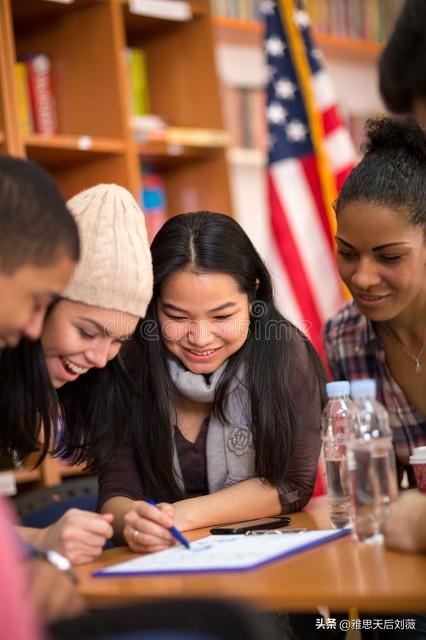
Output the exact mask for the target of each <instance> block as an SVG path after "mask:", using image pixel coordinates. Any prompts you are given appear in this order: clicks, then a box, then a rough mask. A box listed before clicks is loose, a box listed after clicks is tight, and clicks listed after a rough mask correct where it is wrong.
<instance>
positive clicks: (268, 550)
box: [92, 528, 350, 578]
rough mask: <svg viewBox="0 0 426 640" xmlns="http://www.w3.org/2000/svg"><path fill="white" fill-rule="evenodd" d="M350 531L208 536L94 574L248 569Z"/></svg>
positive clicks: (177, 572)
mask: <svg viewBox="0 0 426 640" xmlns="http://www.w3.org/2000/svg"><path fill="white" fill-rule="evenodd" d="M349 532H350V528H344V529H337V530H336V529H326V530H320V531H307V532H305V533H294V534H291V533H290V532H289V533H286V535H264V536H244V535H223V536H216V535H215V536H208V537H206V538H201V539H200V540H197V541H195V542H192V543H191V548H190V549H185V548H184V547H173V548H172V549H167V550H165V551H159V552H157V553H150V554H145V555H142V556H135V558H133V559H132V560H127V561H126V562H120V563H117V564H113V565H111V566H109V567H106V568H105V569H101V570H100V571H96V572H94V573H93V574H92V575H93V576H94V577H103V578H107V577H118V576H142V575H151V576H152V575H175V574H184V573H212V572H228V571H232V572H234V571H250V570H252V569H257V568H259V567H263V566H265V565H267V564H269V563H271V562H275V561H277V560H281V559H282V558H286V557H289V556H293V555H295V554H297V553H301V552H303V551H307V550H308V549H312V548H313V547H316V546H318V545H321V544H324V543H326V542H329V541H331V540H335V539H336V538H340V537H341V536H345V535H347V534H348V533H349Z"/></svg>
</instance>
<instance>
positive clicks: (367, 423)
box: [347, 380, 398, 543]
mask: <svg viewBox="0 0 426 640" xmlns="http://www.w3.org/2000/svg"><path fill="white" fill-rule="evenodd" d="M351 395H352V398H353V401H354V405H355V407H356V408H357V411H358V420H357V421H354V423H353V429H352V432H351V435H350V439H349V441H348V454H347V455H348V468H349V474H350V480H351V495H352V505H353V516H354V518H353V519H354V522H353V525H354V526H353V531H354V535H355V537H356V538H357V540H359V541H361V542H378V543H380V542H382V541H383V535H382V528H383V523H384V519H385V518H386V517H387V515H388V512H389V505H390V503H391V501H392V500H394V499H395V498H396V497H397V495H398V485H397V479H396V464H395V453H394V450H393V445H392V431H391V428H390V426H389V416H388V413H387V411H386V409H385V408H384V406H383V405H381V404H380V403H379V402H378V401H377V400H376V381H375V380H355V381H353V382H352V383H351Z"/></svg>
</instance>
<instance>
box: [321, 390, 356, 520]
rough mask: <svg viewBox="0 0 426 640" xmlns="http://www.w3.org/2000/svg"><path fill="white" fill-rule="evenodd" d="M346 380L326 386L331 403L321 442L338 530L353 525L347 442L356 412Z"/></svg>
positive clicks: (332, 508)
mask: <svg viewBox="0 0 426 640" xmlns="http://www.w3.org/2000/svg"><path fill="white" fill-rule="evenodd" d="M349 391H350V386H349V382H347V380H340V381H338V382H329V383H328V384H327V395H328V403H327V405H326V406H325V408H324V410H323V413H322V417H321V426H322V442H323V452H324V460H325V470H326V475H327V488H328V501H329V505H330V519H331V522H332V523H333V525H334V526H335V527H336V528H339V529H340V528H342V527H346V526H347V525H349V524H350V523H351V497H350V482H349V475H348V469H347V464H346V443H347V439H348V437H349V434H350V433H351V431H352V421H353V419H354V412H355V411H356V410H355V408H354V406H353V403H352V401H351V399H350V397H349Z"/></svg>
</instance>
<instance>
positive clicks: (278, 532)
mask: <svg viewBox="0 0 426 640" xmlns="http://www.w3.org/2000/svg"><path fill="white" fill-rule="evenodd" d="M305 531H307V529H258V530H257V531H256V530H253V531H247V532H246V533H245V534H244V535H246V536H263V535H268V534H272V535H284V534H286V533H304V532H305Z"/></svg>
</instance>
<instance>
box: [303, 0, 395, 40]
mask: <svg viewBox="0 0 426 640" xmlns="http://www.w3.org/2000/svg"><path fill="white" fill-rule="evenodd" d="M402 5H403V0H305V9H306V11H307V12H308V14H309V16H310V18H311V21H312V24H313V25H314V27H315V28H316V29H317V30H318V31H320V32H323V33H329V34H333V35H339V36H343V37H349V38H360V39H364V40H373V41H377V42H384V41H385V40H386V39H387V38H388V36H389V34H390V32H391V31H392V29H393V26H394V24H395V21H396V19H397V17H398V15H399V12H400V11H401V8H402Z"/></svg>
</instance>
